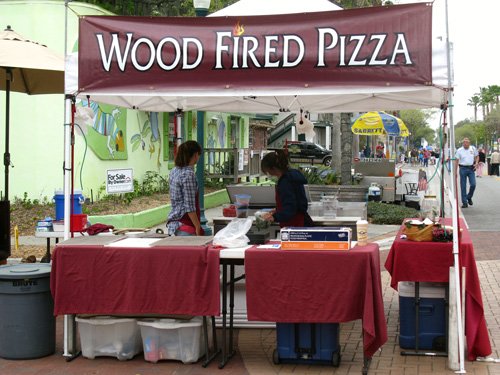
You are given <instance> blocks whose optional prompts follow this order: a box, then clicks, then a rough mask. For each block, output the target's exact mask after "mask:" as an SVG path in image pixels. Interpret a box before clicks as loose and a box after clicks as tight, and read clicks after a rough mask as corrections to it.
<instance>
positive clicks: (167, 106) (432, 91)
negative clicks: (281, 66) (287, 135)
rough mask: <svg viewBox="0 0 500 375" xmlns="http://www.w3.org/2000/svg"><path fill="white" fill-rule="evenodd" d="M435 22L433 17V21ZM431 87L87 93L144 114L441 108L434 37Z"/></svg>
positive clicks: (294, 9)
mask: <svg viewBox="0 0 500 375" xmlns="http://www.w3.org/2000/svg"><path fill="white" fill-rule="evenodd" d="M340 9H341V8H339V7H338V6H336V5H334V4H332V3H330V2H329V1H328V0H308V1H306V2H302V1H297V2H295V1H287V0H240V1H238V2H237V3H235V4H233V5H231V6H229V7H227V8H224V9H222V10H220V11H218V12H215V13H214V14H211V15H210V16H212V17H215V16H229V15H231V16H233V15H245V16H247V15H263V14H285V13H300V12H315V11H325V10H328V11H331V10H340ZM433 17H434V18H435V17H436V16H435V15H434V16H433ZM432 43H433V51H432V82H433V85H432V86H398V87H393V86H385V87H384V86H378V87H377V86H368V85H367V86H365V87H363V86H355V87H353V86H345V87H343V86H335V87H329V88H324V89H317V88H314V89H312V88H302V89H299V90H294V91H293V92H291V91H290V90H279V89H273V90H272V91H271V90H267V89H266V88H256V89H247V90H237V89H227V90H224V91H223V92H222V91H220V90H213V91H209V90H203V91H200V92H198V91H196V90H192V91H182V93H179V92H178V91H177V92H172V91H169V92H158V91H156V92H155V93H154V94H153V95H152V94H151V93H150V92H147V91H145V92H140V93H133V94H132V93H128V92H121V91H113V89H112V88H110V89H109V90H108V91H107V92H105V93H102V92H100V93H92V92H85V95H91V97H92V99H93V100H95V101H99V102H103V103H108V104H112V105H117V106H122V107H129V108H138V109H141V110H145V111H158V112H171V111H175V110H177V109H182V110H184V111H189V110H204V111H222V112H240V113H278V112H284V111H298V110H299V109H301V108H302V109H305V110H308V111H310V112H316V113H334V112H346V111H349V112H362V111H375V110H381V109H385V110H398V109H418V108H431V107H439V106H440V105H441V104H443V103H445V102H446V99H447V93H446V92H445V91H444V90H443V88H444V87H447V86H448V79H447V72H448V69H447V62H446V43H445V41H443V40H442V39H438V38H433V40H432ZM77 87H78V58H77V55H76V54H74V55H71V56H69V57H68V60H67V64H66V93H70V94H78V92H77Z"/></svg>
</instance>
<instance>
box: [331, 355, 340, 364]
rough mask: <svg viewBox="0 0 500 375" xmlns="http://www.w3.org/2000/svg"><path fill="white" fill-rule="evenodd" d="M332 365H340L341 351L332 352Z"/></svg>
mask: <svg viewBox="0 0 500 375" xmlns="http://www.w3.org/2000/svg"><path fill="white" fill-rule="evenodd" d="M332 365H333V367H339V366H340V351H337V352H333V353H332Z"/></svg>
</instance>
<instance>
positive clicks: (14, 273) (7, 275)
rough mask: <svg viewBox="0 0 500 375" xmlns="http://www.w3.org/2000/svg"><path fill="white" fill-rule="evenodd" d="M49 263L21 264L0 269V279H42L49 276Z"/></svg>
mask: <svg viewBox="0 0 500 375" xmlns="http://www.w3.org/2000/svg"><path fill="white" fill-rule="evenodd" d="M50 269H51V265H50V263H22V264H11V265H7V266H1V267H0V279H9V280H10V279H25V278H26V277H30V278H42V277H45V276H47V275H49V274H50Z"/></svg>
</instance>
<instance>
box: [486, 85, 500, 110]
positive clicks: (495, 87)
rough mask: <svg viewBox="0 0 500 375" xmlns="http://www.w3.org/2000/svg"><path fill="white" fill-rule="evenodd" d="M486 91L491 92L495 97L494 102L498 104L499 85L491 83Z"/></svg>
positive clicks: (499, 95)
mask: <svg viewBox="0 0 500 375" xmlns="http://www.w3.org/2000/svg"><path fill="white" fill-rule="evenodd" d="M488 91H489V92H490V93H491V95H492V96H494V97H495V103H496V104H497V105H498V104H499V101H498V99H499V97H500V86H499V85H491V86H488Z"/></svg>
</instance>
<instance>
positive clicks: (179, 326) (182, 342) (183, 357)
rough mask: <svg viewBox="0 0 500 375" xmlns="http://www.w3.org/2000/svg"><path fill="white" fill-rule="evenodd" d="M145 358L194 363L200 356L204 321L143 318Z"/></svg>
mask: <svg viewBox="0 0 500 375" xmlns="http://www.w3.org/2000/svg"><path fill="white" fill-rule="evenodd" d="M137 324H139V326H140V327H141V336H142V344H143V349H144V359H145V360H146V361H148V362H154V363H156V362H158V361H160V360H162V359H175V360H178V361H182V362H183V363H192V362H196V361H198V359H199V358H200V341H201V326H202V321H201V319H199V318H194V319H191V320H187V321H184V320H174V319H155V320H141V321H138V322H137Z"/></svg>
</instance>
